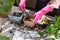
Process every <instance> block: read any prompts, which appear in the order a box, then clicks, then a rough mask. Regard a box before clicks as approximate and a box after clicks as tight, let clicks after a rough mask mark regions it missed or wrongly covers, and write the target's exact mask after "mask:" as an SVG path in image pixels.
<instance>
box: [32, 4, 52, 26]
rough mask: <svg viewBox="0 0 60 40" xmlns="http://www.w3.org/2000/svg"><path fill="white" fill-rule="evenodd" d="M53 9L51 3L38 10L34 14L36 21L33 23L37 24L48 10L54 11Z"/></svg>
mask: <svg viewBox="0 0 60 40" xmlns="http://www.w3.org/2000/svg"><path fill="white" fill-rule="evenodd" d="M52 11H53V7H52V6H50V5H47V6H45V7H44V8H43V9H41V10H40V11H38V12H36V13H35V14H34V17H35V18H34V21H33V25H35V24H36V23H37V21H38V20H40V19H41V18H42V17H43V16H44V15H45V14H46V13H48V12H52Z"/></svg>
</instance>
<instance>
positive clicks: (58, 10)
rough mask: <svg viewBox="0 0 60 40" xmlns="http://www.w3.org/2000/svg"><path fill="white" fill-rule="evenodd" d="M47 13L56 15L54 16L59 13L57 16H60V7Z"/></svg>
mask: <svg viewBox="0 0 60 40" xmlns="http://www.w3.org/2000/svg"><path fill="white" fill-rule="evenodd" d="M47 15H50V16H54V17H55V16H56V15H57V16H60V7H59V9H56V8H55V9H54V10H53V12H49V13H47Z"/></svg>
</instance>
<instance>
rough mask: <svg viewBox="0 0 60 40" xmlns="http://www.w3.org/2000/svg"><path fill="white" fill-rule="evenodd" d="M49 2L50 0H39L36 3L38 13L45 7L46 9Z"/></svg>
mask: <svg viewBox="0 0 60 40" xmlns="http://www.w3.org/2000/svg"><path fill="white" fill-rule="evenodd" d="M49 1H50V0H37V3H36V11H39V10H41V9H42V8H43V7H45V6H46V5H47V3H48V2H49Z"/></svg>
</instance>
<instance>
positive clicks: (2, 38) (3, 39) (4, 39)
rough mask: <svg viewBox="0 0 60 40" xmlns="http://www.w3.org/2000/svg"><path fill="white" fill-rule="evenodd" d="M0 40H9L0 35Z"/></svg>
mask: <svg viewBox="0 0 60 40" xmlns="http://www.w3.org/2000/svg"><path fill="white" fill-rule="evenodd" d="M0 40H10V38H9V37H6V36H4V35H1V34H0Z"/></svg>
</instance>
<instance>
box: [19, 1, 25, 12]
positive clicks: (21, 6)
mask: <svg viewBox="0 0 60 40" xmlns="http://www.w3.org/2000/svg"><path fill="white" fill-rule="evenodd" d="M25 7H26V0H20V3H19V10H21V11H22V12H24V11H25Z"/></svg>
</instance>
